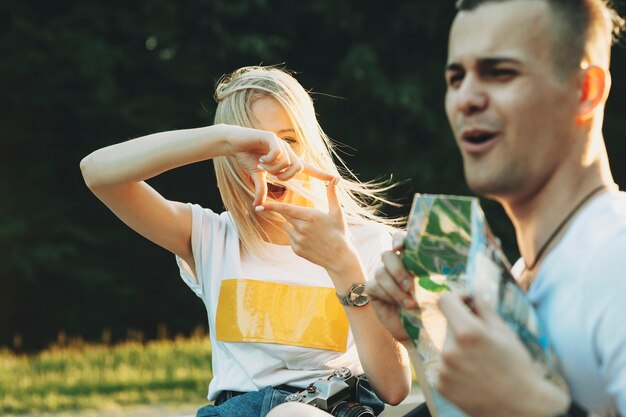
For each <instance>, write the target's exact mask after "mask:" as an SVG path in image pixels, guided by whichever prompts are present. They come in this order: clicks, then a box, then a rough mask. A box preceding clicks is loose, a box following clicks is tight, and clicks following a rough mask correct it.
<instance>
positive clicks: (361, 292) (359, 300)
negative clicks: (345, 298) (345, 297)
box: [350, 284, 369, 307]
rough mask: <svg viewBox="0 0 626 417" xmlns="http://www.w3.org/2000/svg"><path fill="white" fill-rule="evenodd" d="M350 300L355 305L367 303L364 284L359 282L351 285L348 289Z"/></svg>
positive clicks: (359, 305) (367, 298)
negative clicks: (350, 288)
mask: <svg viewBox="0 0 626 417" xmlns="http://www.w3.org/2000/svg"><path fill="white" fill-rule="evenodd" d="M350 300H352V304H353V305H355V306H357V307H361V306H364V305H365V304H367V303H368V301H369V297H368V296H367V293H366V292H365V285H363V284H359V285H355V286H354V287H352V290H350Z"/></svg>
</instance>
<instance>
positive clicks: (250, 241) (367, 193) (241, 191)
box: [214, 66, 400, 254]
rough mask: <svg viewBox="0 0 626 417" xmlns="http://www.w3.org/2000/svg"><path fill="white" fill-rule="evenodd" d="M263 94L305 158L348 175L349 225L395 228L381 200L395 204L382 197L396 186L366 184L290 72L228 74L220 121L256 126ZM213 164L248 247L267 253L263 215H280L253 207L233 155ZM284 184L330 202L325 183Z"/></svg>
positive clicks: (343, 191)
mask: <svg viewBox="0 0 626 417" xmlns="http://www.w3.org/2000/svg"><path fill="white" fill-rule="evenodd" d="M264 97H271V98H273V99H275V100H276V101H277V102H278V103H279V104H280V105H281V106H282V107H283V108H284V110H285V111H286V113H287V114H288V116H289V118H290V119H291V122H292V124H293V127H294V130H295V132H296V136H297V137H298V140H299V142H300V143H301V147H302V150H303V154H302V158H303V160H305V161H307V162H308V163H310V164H312V165H313V166H315V167H317V168H318V169H321V170H323V171H325V172H327V173H330V174H333V175H336V176H340V175H341V174H343V175H342V176H343V177H344V178H342V180H341V181H340V182H339V183H338V184H337V197H338V199H339V203H340V205H341V207H342V209H343V211H344V216H345V219H346V221H347V223H348V224H362V223H365V222H368V221H373V222H377V223H379V224H382V225H384V226H387V227H389V228H392V227H393V226H394V225H397V224H398V223H399V222H400V220H399V219H387V218H384V217H382V216H381V215H380V214H379V211H378V208H379V207H380V205H381V204H382V203H388V204H392V203H390V202H389V201H387V200H386V199H384V198H383V197H382V193H383V192H385V191H387V190H388V189H389V188H390V187H391V186H389V185H386V186H384V185H383V184H381V183H379V182H368V183H362V182H360V181H359V180H358V179H357V178H356V177H355V176H354V174H353V173H352V172H351V171H350V170H349V169H348V168H347V167H346V166H345V164H344V162H343V161H342V160H341V158H340V157H339V155H337V153H336V151H335V148H334V146H333V143H332V142H331V140H330V139H329V138H328V136H327V135H326V134H325V133H324V131H323V130H322V128H321V127H320V126H319V124H318V122H317V118H316V116H315V110H314V108H313V101H312V99H311V97H310V96H309V94H308V93H307V92H306V91H305V90H304V88H303V87H302V86H301V85H300V84H299V83H298V81H296V79H295V78H293V76H291V74H289V73H288V72H286V71H285V70H282V69H279V68H277V67H275V66H251V67H243V68H240V69H238V70H236V71H234V72H233V73H232V74H229V75H224V76H223V77H222V78H221V79H220V80H219V81H218V83H217V87H216V91H215V100H216V101H217V109H216V112H215V123H216V124H218V123H222V124H230V125H237V126H242V127H255V118H254V115H253V113H252V110H251V108H252V103H253V102H254V100H256V99H259V98H264ZM333 155H334V156H335V157H336V158H337V160H338V161H339V162H340V164H341V166H342V169H341V170H340V169H338V167H337V166H336V165H335V163H334V162H333ZM214 165H215V173H216V176H217V185H218V187H219V190H220V194H221V196H222V201H223V203H224V206H225V208H226V210H228V211H229V212H230V214H231V216H232V218H233V221H234V223H235V226H236V227H237V230H238V232H239V236H240V239H241V243H242V245H243V248H244V249H245V250H248V251H251V252H252V253H255V254H262V247H261V245H262V244H261V241H262V240H267V236H266V235H265V232H264V231H263V228H262V227H261V225H260V221H261V219H263V220H264V223H269V224H273V225H276V226H278V225H279V224H281V223H282V221H281V218H280V216H278V215H277V214H276V213H271V212H256V211H254V210H253V209H252V203H253V201H254V185H253V183H252V180H251V178H250V177H249V175H247V174H246V173H245V171H244V170H243V169H241V167H240V166H239V165H238V164H237V162H236V161H235V158H234V157H231V156H225V157H218V158H215V159H214ZM340 171H341V172H340ZM318 182H319V181H318ZM280 184H282V185H284V186H286V187H287V188H288V189H291V190H293V191H295V192H297V193H299V194H301V195H303V196H305V197H306V198H307V199H309V200H311V201H312V202H313V205H314V206H316V207H321V206H324V205H325V204H327V202H326V201H325V194H326V193H325V191H324V192H322V193H320V192H319V191H320V190H322V191H323V190H324V187H318V188H317V190H314V191H311V190H310V186H309V187H307V186H302V185H301V184H300V185H298V181H294V180H290V181H287V182H280ZM316 191H317V192H316ZM322 200H323V201H322Z"/></svg>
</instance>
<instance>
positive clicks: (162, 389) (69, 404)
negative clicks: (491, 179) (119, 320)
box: [0, 337, 212, 415]
mask: <svg viewBox="0 0 626 417" xmlns="http://www.w3.org/2000/svg"><path fill="white" fill-rule="evenodd" d="M211 376H212V373H211V349H210V345H209V339H208V337H194V338H190V339H186V338H177V339H176V340H158V341H152V342H148V343H140V342H124V343H122V344H119V345H115V346H107V345H84V346H74V347H64V348H59V347H53V348H50V349H48V350H46V351H43V352H41V353H39V354H36V355H16V354H14V353H13V352H11V351H9V350H7V349H5V350H0V393H1V395H0V415H4V414H20V413H35V414H37V413H41V412H59V411H67V410H97V409H105V408H111V407H119V406H128V405H134V404H156V403H186V402H199V403H201V402H202V400H203V399H204V398H206V389H207V385H208V383H209V381H210V379H211Z"/></svg>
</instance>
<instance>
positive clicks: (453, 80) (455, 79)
mask: <svg viewBox="0 0 626 417" xmlns="http://www.w3.org/2000/svg"><path fill="white" fill-rule="evenodd" d="M447 78H448V80H447V82H448V85H449V86H451V87H457V86H458V85H459V84H461V81H463V74H461V73H454V74H450V75H448V77H447Z"/></svg>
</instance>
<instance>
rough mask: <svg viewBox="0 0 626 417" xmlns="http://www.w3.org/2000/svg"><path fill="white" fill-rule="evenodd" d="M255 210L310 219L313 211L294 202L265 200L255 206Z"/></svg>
mask: <svg viewBox="0 0 626 417" xmlns="http://www.w3.org/2000/svg"><path fill="white" fill-rule="evenodd" d="M255 210H256V211H273V212H276V213H278V214H280V215H281V216H283V217H285V218H291V219H299V220H310V219H311V217H312V215H313V213H312V212H311V210H315V209H312V208H308V207H301V206H297V205H295V204H287V203H275V202H270V201H267V202H265V203H263V204H262V205H258V206H256V207H255Z"/></svg>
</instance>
